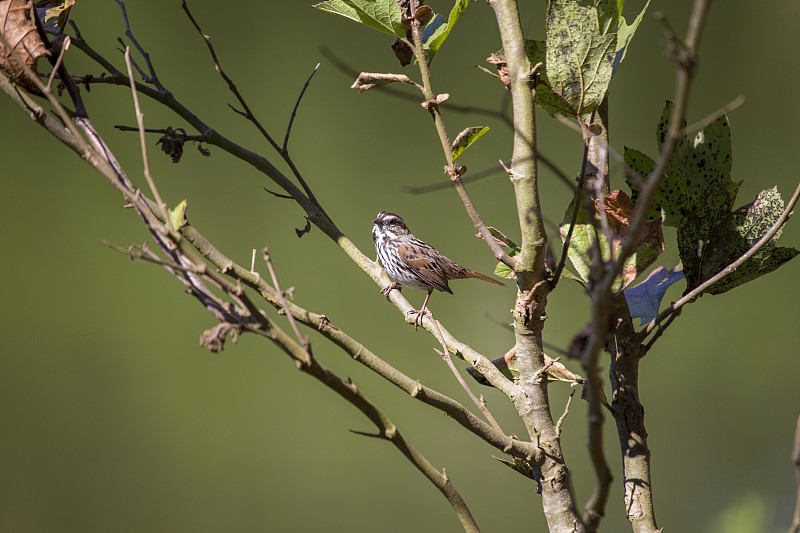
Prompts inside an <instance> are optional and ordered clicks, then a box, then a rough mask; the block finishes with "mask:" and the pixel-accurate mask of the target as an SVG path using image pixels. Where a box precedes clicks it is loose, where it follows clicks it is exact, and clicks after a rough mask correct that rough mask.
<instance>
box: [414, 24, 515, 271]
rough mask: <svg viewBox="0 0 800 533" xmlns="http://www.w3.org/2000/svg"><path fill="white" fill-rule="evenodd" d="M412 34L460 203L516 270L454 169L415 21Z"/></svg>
mask: <svg viewBox="0 0 800 533" xmlns="http://www.w3.org/2000/svg"><path fill="white" fill-rule="evenodd" d="M411 32H412V35H413V37H414V38H413V43H412V44H413V47H414V55H415V56H416V58H417V61H418V65H419V72H420V77H421V78H422V87H423V94H424V96H425V101H426V102H425V103H426V104H428V105H427V109H428V112H429V113H430V114H431V117H432V118H433V122H434V125H435V127H436V133H437V134H438V136H439V142H440V143H441V145H442V151H443V152H444V157H445V161H446V162H447V165H446V166H445V171H446V173H447V174H448V175H449V176H450V180H451V181H452V182H453V184H454V185H455V188H456V191H457V192H458V196H459V197H460V198H461V202H462V203H463V204H464V208H465V209H466V211H467V214H469V217H470V219H472V223H473V224H474V225H475V227H476V228H477V229H478V232H479V233H480V234H481V238H482V239H483V240H484V242H486V244H487V246H489V248H490V249H491V251H492V253H493V254H494V257H495V259H497V260H498V261H501V262H503V263H504V264H505V265H507V266H509V267H511V268H512V269H513V268H514V265H515V264H516V259H515V258H512V257H511V256H509V255H508V253H506V251H505V250H503V247H502V246H500V245H499V244H498V243H497V240H496V239H495V238H494V237H492V234H491V233H490V232H489V229H488V228H487V227H486V224H485V223H484V221H483V218H482V217H481V216H480V214H479V213H478V210H477V209H476V208H475V205H474V204H473V203H472V199H471V198H470V196H469V194H468V193H467V189H466V188H465V187H464V183H463V182H462V181H461V175H460V174H459V172H458V171H457V169H456V168H455V162H454V159H453V151H452V147H451V145H450V140H449V138H448V136H447V128H446V127H445V125H444V119H443V118H442V113H441V111H440V110H439V104H438V103H436V96H435V94H434V92H433V86H432V85H431V76H430V65H429V64H428V58H427V56H426V55H425V50H424V49H423V44H422V33H421V31H420V23H419V20H417V19H414V20H413V21H412V22H411Z"/></svg>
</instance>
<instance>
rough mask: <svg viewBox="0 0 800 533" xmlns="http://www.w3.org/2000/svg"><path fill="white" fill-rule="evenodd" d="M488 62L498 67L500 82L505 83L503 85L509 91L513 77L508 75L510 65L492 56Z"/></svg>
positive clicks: (487, 59) (488, 58)
mask: <svg viewBox="0 0 800 533" xmlns="http://www.w3.org/2000/svg"><path fill="white" fill-rule="evenodd" d="M486 62H487V63H490V64H492V65H494V66H495V67H497V75H498V76H499V77H500V81H501V82H503V85H505V86H506V89H508V88H509V87H510V86H511V75H510V74H509V73H508V63H506V60H505V59H503V58H501V57H499V56H497V55H495V54H492V55H490V56H489V57H487V58H486Z"/></svg>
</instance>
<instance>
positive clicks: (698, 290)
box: [642, 183, 800, 335]
mask: <svg viewBox="0 0 800 533" xmlns="http://www.w3.org/2000/svg"><path fill="white" fill-rule="evenodd" d="M798 199H800V183H798V184H797V187H796V188H795V190H794V194H792V196H791V198H789V201H788V202H787V203H786V207H784V209H783V212H782V213H781V216H779V217H778V219H777V220H776V221H775V223H774V224H773V225H772V227H770V229H769V231H767V232H766V233H765V234H764V235H763V236H762V237H761V238H760V239H759V240H758V242H756V243H755V244H753V246H751V247H750V249H749V250H747V251H746V252H745V253H744V254H742V256H741V257H739V259H737V260H736V261H734V262H733V263H731V264H729V265H728V266H726V267H725V268H723V269H722V270H721V271H719V272H717V273H716V274H715V275H713V276H711V277H710V278H708V279H707V280H706V281H704V282H703V283H701V284H700V285H698V286H697V287H695V288H694V289H692V290H691V291H689V292H688V293H686V295H685V296H683V297H682V298H681V299H679V300H678V301H677V302H675V303H673V304H672V305H670V306H669V307H668V308H666V309H665V310H664V311H662V312H661V313H659V315H658V316H657V317H656V318H654V319H653V320H651V321H650V322H649V323H648V324H647V326H646V327H645V328H644V329H643V330H642V332H643V333H644V334H645V335H648V334H650V332H652V331H653V329H654V328H655V327H656V326H658V324H659V323H660V322H661V321H662V320H664V319H665V318H667V317H669V316H670V315H672V314H674V313H675V312H676V311H678V310H679V309H680V308H681V307H683V306H684V305H686V304H688V303H690V302H692V301H694V300H695V299H697V298H698V297H699V296H700V295H701V294H702V293H703V292H704V291H705V290H706V289H708V288H709V287H711V286H712V285H714V284H715V283H717V282H718V281H720V280H722V279H723V278H725V277H726V276H728V275H729V274H731V273H732V272H734V271H735V270H736V269H738V268H739V267H740V266H742V265H743V264H744V263H745V262H746V261H747V260H748V259H750V258H751V257H753V256H754V255H755V254H756V253H758V251H759V250H760V249H761V248H763V247H764V246H766V245H767V244H768V243H769V242H770V241H771V240H772V238H773V237H774V236H775V235H776V234H777V233H778V232H779V231H780V230H781V228H783V226H784V225H785V224H786V222H787V221H788V220H789V217H790V216H791V215H792V210H793V209H794V206H795V204H797V201H798Z"/></svg>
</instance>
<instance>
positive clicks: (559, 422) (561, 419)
mask: <svg viewBox="0 0 800 533" xmlns="http://www.w3.org/2000/svg"><path fill="white" fill-rule="evenodd" d="M573 396H575V389H572V392H570V393H569V398H567V405H565V406H564V412H563V413H561V416H559V417H558V420H557V421H556V433H558V434H559V435H561V426H563V425H564V420H566V419H567V415H568V414H569V406H570V404H572V397H573Z"/></svg>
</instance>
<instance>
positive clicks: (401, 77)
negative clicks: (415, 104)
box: [350, 72, 416, 93]
mask: <svg viewBox="0 0 800 533" xmlns="http://www.w3.org/2000/svg"><path fill="white" fill-rule="evenodd" d="M390 83H408V84H409V85H416V83H414V81H413V80H412V79H411V78H409V77H408V76H406V75H405V74H389V73H383V72H362V73H361V74H359V75H358V78H356V81H354V82H353V85H351V86H350V88H351V89H355V90H357V91H359V92H362V93H363V92H364V91H369V90H370V89H374V88H376V87H383V86H384V85H389V84H390Z"/></svg>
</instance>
